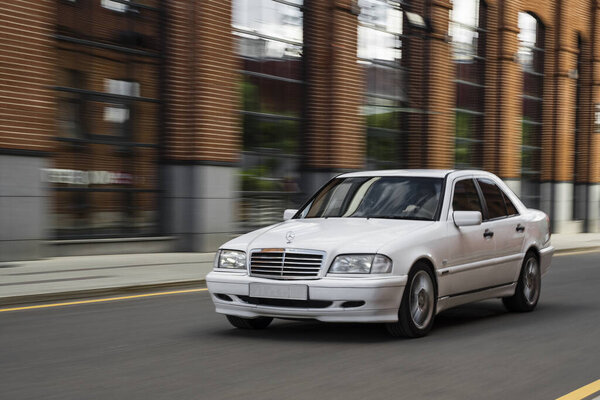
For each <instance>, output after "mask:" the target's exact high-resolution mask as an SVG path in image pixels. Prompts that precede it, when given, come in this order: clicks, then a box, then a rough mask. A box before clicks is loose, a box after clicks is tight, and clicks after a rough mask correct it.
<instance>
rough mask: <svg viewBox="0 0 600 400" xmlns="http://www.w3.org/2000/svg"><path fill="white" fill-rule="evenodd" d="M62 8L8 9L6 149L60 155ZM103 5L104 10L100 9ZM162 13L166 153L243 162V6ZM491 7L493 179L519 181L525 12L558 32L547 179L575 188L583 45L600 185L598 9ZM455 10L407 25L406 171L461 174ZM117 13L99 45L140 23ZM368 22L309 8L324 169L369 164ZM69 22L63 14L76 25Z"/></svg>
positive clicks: (310, 101)
mask: <svg viewBox="0 0 600 400" xmlns="http://www.w3.org/2000/svg"><path fill="white" fill-rule="evenodd" d="M63 3H64V4H67V2H59V1H54V0H39V1H33V0H21V1H14V2H1V4H0V19H1V20H2V24H0V34H1V35H2V37H3V46H2V48H0V62H1V64H0V78H1V79H0V102H1V103H2V109H1V110H0V117H1V120H0V148H10V149H22V150H43V151H51V150H53V149H56V146H57V145H56V144H55V143H54V142H53V141H51V140H49V137H51V136H54V135H55V134H56V128H55V117H56V111H55V106H56V93H54V92H53V91H52V90H51V89H49V87H51V86H52V85H54V84H56V82H57V81H58V79H59V72H58V71H57V68H58V67H59V66H60V63H58V62H57V61H56V54H57V51H59V50H57V47H61V48H63V49H64V48H67V47H68V45H67V44H64V43H63V44H61V46H57V42H56V40H55V39H54V38H53V37H52V34H53V33H54V32H56V31H58V32H59V33H60V32H62V31H61V29H66V28H67V27H68V25H69V24H62V25H61V26H59V27H57V22H56V21H57V19H56V15H55V14H56V12H57V4H58V5H59V6H60V7H63V8H64V10H63V11H61V12H62V13H67V12H69V11H68V10H70V9H71V8H69V7H71V6H70V5H64V4H63ZM99 3H100V1H99V0H98V1H94V2H93V4H95V6H98V4H99ZM90 4H92V3H90ZM148 4H150V3H148ZM152 4H153V5H157V4H159V3H157V2H154V3H152ZM162 4H163V7H164V9H165V22H166V43H165V49H166V52H165V57H166V58H165V60H166V74H165V76H166V84H165V100H166V110H167V112H166V117H165V129H166V131H165V136H166V138H167V141H166V146H167V152H166V154H167V156H168V157H169V158H171V159H173V160H180V161H207V162H228V163H229V162H235V161H236V160H237V158H238V153H239V150H240V132H241V129H240V115H239V113H238V109H239V98H240V96H239V90H238V89H239V83H238V82H239V76H238V73H237V69H238V68H239V66H238V64H239V60H238V58H237V56H236V54H235V53H236V52H235V44H234V39H233V35H232V34H231V2H230V1H225V2H223V1H217V0H207V1H200V0H186V1H175V0H165V1H164V2H162ZM487 5H488V12H487V18H486V19H487V29H488V34H487V35H486V36H487V40H486V76H485V82H486V93H485V118H484V132H483V138H484V146H483V154H484V158H483V162H484V164H483V165H484V168H486V169H488V170H491V171H493V172H496V173H498V174H499V175H500V176H502V177H503V178H519V176H520V166H521V162H520V153H521V152H520V145H521V122H520V120H521V113H522V110H521V107H522V103H521V99H520V95H521V93H522V82H523V81H522V80H523V76H522V71H521V67H520V65H519V64H518V63H517V61H516V59H515V56H516V54H517V51H518V45H519V43H518V39H517V35H518V33H519V32H518V25H517V17H518V12H519V11H528V12H531V13H533V14H535V15H536V16H538V17H539V18H540V20H541V21H542V23H543V24H544V26H545V48H546V52H545V67H544V73H545V76H544V91H543V99H544V101H543V116H542V121H543V127H542V147H543V151H542V166H541V172H542V176H541V179H542V181H569V180H572V179H573V176H574V172H575V171H574V168H575V163H574V156H573V154H574V150H575V148H574V146H575V140H574V130H575V126H576V121H575V108H574V107H575V103H576V102H575V100H576V99H575V96H576V84H577V83H576V82H577V81H576V79H574V77H573V73H572V72H573V70H575V69H576V67H577V64H576V63H577V57H578V54H579V49H578V47H577V36H578V35H579V36H581V38H582V44H583V45H582V48H581V51H582V54H581V57H582V59H583V67H582V69H581V71H580V75H579V79H580V80H581V82H582V83H583V88H582V90H581V92H580V96H581V99H580V102H581V104H582V110H581V112H580V115H581V119H580V121H579V123H578V124H579V126H580V131H581V132H580V135H581V140H580V141H579V148H578V149H577V151H578V152H579V154H580V157H581V158H582V159H583V160H584V161H585V162H580V163H577V168H578V170H577V171H576V172H577V180H578V182H600V163H598V162H597V160H598V157H599V156H600V140H599V139H598V138H597V136H598V135H596V134H595V133H594V129H595V127H594V121H593V112H594V111H595V110H594V109H593V107H594V104H595V103H600V62H598V59H599V58H600V47H599V43H600V28H598V26H597V25H598V23H597V22H598V21H599V20H600V19H599V15H600V14H599V12H600V11H599V9H598V7H599V6H598V1H596V0H558V1H554V0H506V1H499V0H489V1H487ZM450 7H451V3H450V2H449V1H448V0H415V1H411V2H409V5H408V6H407V8H408V9H410V10H411V11H414V12H417V13H419V14H420V15H423V16H425V17H427V18H428V19H429V21H430V23H431V25H432V28H433V30H432V32H431V33H430V34H428V36H426V37H423V35H422V34H421V36H419V35H418V34H419V32H416V31H411V28H410V27H409V26H406V24H405V31H406V32H407V33H408V34H417V36H413V37H411V38H409V39H406V40H405V44H406V48H405V49H403V57H404V61H403V62H405V63H406V66H407V67H408V82H409V87H408V97H409V99H410V104H409V106H410V107H411V108H415V109H418V110H421V111H423V113H414V114H408V118H407V123H406V126H405V130H406V132H407V134H408V138H409V139H408V142H407V146H408V149H409V151H408V152H407V153H408V156H407V162H406V164H407V165H408V166H410V167H426V166H427V167H451V166H452V165H453V153H454V151H453V146H454V145H453V134H454V112H453V111H452V108H453V107H454V101H455V96H454V87H455V85H454V83H453V77H454V69H453V65H452V57H451V56H452V55H451V44H450V43H449V42H448V40H447V38H446V34H447V29H448V12H449V9H450ZM104 11H105V12H106V13H107V15H109V14H110V15H111V16H114V18H112V19H107V23H106V24H96V23H94V24H92V25H93V26H95V27H96V28H97V32H96V31H94V32H93V34H94V35H97V36H99V37H100V38H105V39H106V40H111V38H112V37H113V36H114V35H113V33H114V32H113V33H111V31H114V30H115V29H120V28H121V27H123V26H125V27H126V25H127V21H126V18H125V16H124V15H116V14H115V13H114V12H110V11H109V10H104ZM356 11H357V9H356V5H355V3H354V2H353V1H350V0H326V1H325V0H323V1H320V0H306V2H305V7H304V19H305V49H304V56H305V68H306V77H305V78H306V88H307V89H306V90H307V91H306V102H305V111H306V112H305V115H304V117H305V126H304V133H305V135H304V136H305V145H304V151H305V153H306V160H307V161H306V165H307V166H308V167H311V168H334V169H353V168H361V167H362V166H363V165H364V164H363V163H364V155H365V128H364V120H363V118H362V117H361V116H360V112H359V111H360V106H361V104H362V101H363V100H362V96H363V93H364V89H365V87H364V82H363V77H362V76H361V71H360V68H359V66H358V65H357V62H356V37H357V15H356ZM61 15H62V14H61ZM68 19H69V16H68V15H66V14H65V15H63V21H65V20H68ZM71 19H72V24H71V25H72V26H71V29H75V30H77V29H80V30H81V29H85V26H88V25H90V23H92V22H94V21H86V20H78V19H77V16H76V15H73V16H71ZM63 25H64V26H63ZM155 26H156V24H149V25H148V26H147V27H146V28H143V29H145V30H147V32H146V33H147V34H148V35H150V36H151V35H154V34H155V33H156V32H155ZM96 28H94V29H96ZM143 29H142V30H143ZM144 32H145V31H144ZM60 51H62V50H60ZM67 62H68V60H65V62H64V63H63V64H65V63H67ZM107 73H108V72H107ZM115 73H116V72H115ZM111 74H112V75H114V73H112V72H111ZM148 81H149V82H152V81H153V79H152V78H151V77H150V78H148ZM154 81H155V80H154ZM143 88H144V89H143V90H150V92H151V93H155V92H156V91H157V90H158V86H152V83H149V84H146V85H143ZM146 88H147V89H146ZM142 95H144V93H142ZM153 121H154V120H146V121H141V122H140V123H141V124H142V125H141V128H140V131H148V130H151V129H150V128H147V127H150V126H151V125H152V124H153Z"/></svg>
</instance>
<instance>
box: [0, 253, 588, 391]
mask: <svg viewBox="0 0 600 400" xmlns="http://www.w3.org/2000/svg"><path fill="white" fill-rule="evenodd" d="M599 294H600V253H588V254H579V255H569V256H561V257H556V258H555V259H554V263H553V267H552V269H551V270H550V273H549V274H548V275H547V276H546V277H545V278H544V280H543V288H542V297H541V299H540V303H539V305H538V308H537V310H536V311H535V312H533V313H529V314H511V313H507V312H506V311H505V310H504V308H503V307H502V305H501V303H500V301H497V300H494V301H486V302H481V303H477V304H473V305H468V306H463V307H459V308H456V309H453V310H448V311H446V312H444V313H442V314H441V315H439V316H438V317H437V319H436V323H435V327H434V329H433V331H432V332H431V334H430V335H429V336H428V337H425V338H422V339H416V340H402V339H400V340H398V339H393V338H390V337H388V336H387V334H386V332H385V331H384V329H383V328H382V327H381V326H378V325H355V324H351V325H346V324H322V323H317V322H290V321H276V322H274V323H273V324H272V325H271V327H270V328H269V329H268V330H265V331H240V330H236V329H233V328H231V327H230V326H229V324H228V322H227V321H226V320H225V318H224V317H222V316H220V315H217V314H215V313H214V311H213V306H212V303H211V301H210V299H209V296H208V293H207V292H200V293H191V294H181V295H169V296H161V297H153V298H144V299H133V300H123V301H116V302H109V303H95V304H85V305H76V306H67V307H56V308H46V309H37V310H25V311H13V312H4V313H0V399H6V400H8V399H10V400H12V399H144V400H149V399H258V398H262V399H328V400H331V399H345V400H347V399H361V400H365V399H390V398H396V399H555V398H557V397H559V396H561V395H564V394H566V393H569V392H571V391H572V390H574V389H577V388H578V387H581V386H583V385H586V384H588V383H590V382H592V381H595V380H597V379H598V378H600V300H599Z"/></svg>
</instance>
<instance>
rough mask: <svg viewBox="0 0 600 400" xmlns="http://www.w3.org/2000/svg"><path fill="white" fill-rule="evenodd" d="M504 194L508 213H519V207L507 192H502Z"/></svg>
mask: <svg viewBox="0 0 600 400" xmlns="http://www.w3.org/2000/svg"><path fill="white" fill-rule="evenodd" d="M502 195H503V196H504V204H506V211H508V215H519V212H518V211H517V207H515V205H514V204H513V202H512V201H510V199H509V198H508V196H507V195H506V193H504V192H502Z"/></svg>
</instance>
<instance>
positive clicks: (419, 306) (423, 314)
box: [386, 263, 436, 338]
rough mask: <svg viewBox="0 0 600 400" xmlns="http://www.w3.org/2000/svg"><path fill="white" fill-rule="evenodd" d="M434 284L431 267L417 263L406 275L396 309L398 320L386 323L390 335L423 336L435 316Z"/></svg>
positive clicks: (431, 324)
mask: <svg viewBox="0 0 600 400" xmlns="http://www.w3.org/2000/svg"><path fill="white" fill-rule="evenodd" d="M435 298H436V295H435V284H434V278H433V275H432V273H431V269H430V268H429V267H428V266H427V264H425V263H418V264H416V265H415V267H414V268H413V269H412V271H411V272H410V274H409V276H408V282H407V285H406V287H405V288H404V294H403V295H402V304H401V305H400V310H398V322H392V323H388V324H386V328H387V330H388V332H389V333H390V335H392V336H395V337H399V336H404V337H411V338H416V337H421V336H425V335H426V334H427V333H428V332H429V331H430V330H431V327H432V326H433V319H434V317H435V307H436V301H435Z"/></svg>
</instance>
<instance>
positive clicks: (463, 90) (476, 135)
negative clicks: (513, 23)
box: [449, 0, 486, 168]
mask: <svg viewBox="0 0 600 400" xmlns="http://www.w3.org/2000/svg"><path fill="white" fill-rule="evenodd" d="M485 16H486V6H485V3H484V2H482V1H480V0H453V1H452V10H451V11H450V27H449V31H450V35H451V37H452V47H453V60H454V64H455V66H456V78H455V84H456V107H455V109H454V112H455V128H454V137H455V152H454V165H455V166H456V167H457V168H481V167H482V164H483V160H482V154H483V148H482V147H483V146H482V143H483V136H482V135H483V118H484V115H483V112H484V108H483V107H484V95H485V92H484V90H485V86H484V84H485V82H484V79H485V35H486V30H485Z"/></svg>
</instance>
